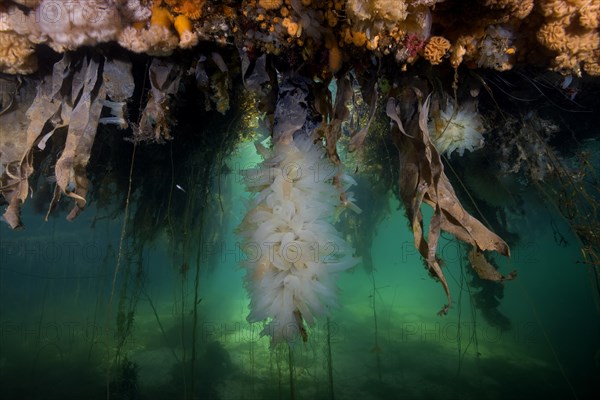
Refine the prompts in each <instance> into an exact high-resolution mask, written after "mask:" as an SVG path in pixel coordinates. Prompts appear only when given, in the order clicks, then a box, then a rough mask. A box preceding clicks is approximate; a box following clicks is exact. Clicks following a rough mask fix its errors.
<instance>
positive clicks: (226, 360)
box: [0, 143, 600, 399]
mask: <svg viewBox="0 0 600 400" xmlns="http://www.w3.org/2000/svg"><path fill="white" fill-rule="evenodd" d="M594 145H595V146H596V143H594ZM595 151H596V154H595V155H594V157H595V160H597V159H598V155H599V154H600V153H598V148H597V147H595ZM259 161H260V160H259V157H258V156H257V155H256V150H255V147H254V145H253V144H252V143H244V144H241V145H239V146H238V147H237V148H236V149H235V150H234V152H233V154H232V155H231V156H230V157H229V158H228V159H226V160H224V168H225V167H227V172H225V171H224V172H222V173H221V174H220V175H218V176H217V177H216V178H215V179H216V180H217V182H212V188H213V190H216V189H215V187H216V186H219V185H220V189H219V190H220V192H218V193H221V195H220V200H215V201H214V203H212V204H210V205H209V206H208V208H207V209H206V211H205V213H204V218H205V221H204V226H205V229H204V233H203V234H202V235H201V239H199V240H198V239H194V240H192V241H191V243H192V246H193V248H192V249H190V250H189V251H190V252H191V253H192V254H193V258H192V259H191V260H190V261H183V262H182V264H181V265H174V264H173V260H174V259H185V257H184V256H183V255H181V254H179V255H176V254H173V251H175V250H173V247H174V246H173V245H172V244H171V245H169V244H168V241H167V239H166V238H165V237H160V238H157V239H156V240H155V242H153V244H152V245H150V246H145V247H144V248H137V247H136V244H135V243H134V241H131V240H126V241H125V242H123V241H122V240H120V238H121V231H122V229H123V227H122V226H121V222H122V221H123V218H124V215H123V214H124V210H123V209H121V210H119V212H118V213H116V214H113V215H111V216H110V218H107V217H108V216H107V215H103V213H102V212H101V211H100V210H98V209H94V206H91V207H90V208H89V209H87V210H86V212H85V214H84V215H82V216H81V217H80V218H78V219H77V220H76V221H74V222H67V221H64V220H62V219H60V218H51V219H50V220H49V221H48V222H43V221H41V220H40V218H39V216H35V215H33V211H32V208H33V204H32V205H31V207H29V204H28V205H26V206H25V208H24V211H23V219H24V220H25V221H26V223H27V229H25V230H22V231H17V232H10V231H9V228H8V227H6V226H2V227H1V228H0V229H1V231H0V234H1V246H2V253H1V254H2V262H1V267H0V268H1V269H0V288H1V290H0V296H1V302H0V304H1V313H0V316H1V345H2V347H1V358H0V362H1V363H0V378H1V381H0V383H1V384H0V391H1V393H2V397H3V398H6V399H68V398H69V399H82V398H86V399H95V398H105V397H106V390H107V388H109V390H110V392H109V393H110V398H114V399H166V398H198V399H204V398H207V399H289V398H297V399H309V398H310V399H314V398H319V399H320V398H322V399H329V398H342V399H343V398H357V396H358V397H360V398H365V399H371V398H372V399H387V398H407V399H431V398H440V399H463V398H464V399H469V398H485V399H505V398H509V399H516V398H531V397H533V396H543V397H545V398H562V399H565V398H580V399H584V398H595V396H596V395H597V394H598V393H599V390H600V388H599V382H600V381H599V380H598V371H599V362H600V360H599V354H600V353H599V344H600V342H599V332H600V322H599V318H598V309H597V303H596V302H595V299H596V300H597V295H598V294H597V293H594V290H595V289H594V286H593V285H592V284H591V279H593V278H591V277H590V271H589V270H588V269H587V268H586V266H585V265H583V264H581V263H580V262H579V260H580V250H579V247H578V246H577V243H578V241H577V238H576V237H574V235H573V234H572V233H571V232H570V228H569V226H568V225H567V224H565V223H564V222H563V221H562V218H561V216H560V214H559V213H557V211H556V210H553V209H550V208H547V207H544V206H540V204H541V200H540V199H539V198H538V196H537V195H536V194H535V193H531V192H526V191H525V192H522V193H519V195H521V196H523V197H524V199H525V200H524V203H523V204H522V206H521V207H522V209H521V212H523V213H524V214H510V212H508V211H507V214H508V215H507V216H506V219H507V220H506V223H507V225H508V226H510V227H511V232H512V233H514V234H515V235H518V236H519V237H521V240H520V241H519V242H518V244H517V245H515V246H513V247H512V249H511V253H512V254H511V257H510V259H500V258H498V259H497V260H496V261H497V265H498V266H499V270H500V271H501V272H502V273H505V272H506V273H508V272H510V271H512V270H515V269H516V270H518V276H517V278H516V279H514V280H512V281H507V282H506V283H503V284H498V285H499V286H497V287H494V286H493V285H491V284H489V283H486V282H485V281H482V280H477V278H476V276H475V275H474V274H473V272H472V271H471V270H470V267H469V259H468V257H467V256H466V252H465V249H464V246H463V245H462V244H461V243H460V242H458V241H457V240H456V239H455V238H453V237H452V236H449V235H448V236H446V235H442V237H441V238H440V242H439V244H438V252H439V253H440V255H441V257H443V259H444V261H445V265H444V273H445V275H446V276H447V280H448V285H449V287H450V290H451V292H452V294H453V299H452V303H451V307H450V310H449V312H448V314H447V315H445V316H438V315H436V313H437V311H438V310H439V308H440V305H441V304H442V303H443V302H444V296H443V293H442V291H441V290H440V288H439V287H438V286H439V283H436V282H435V281H434V280H432V279H431V278H430V277H429V276H428V272H427V271H426V269H425V268H423V264H422V261H421V257H420V255H419V254H418V251H417V250H415V248H414V244H413V237H412V233H411V231H410V229H409V227H408V226H407V224H406V218H405V215H404V214H405V213H404V211H403V210H402V209H401V208H400V207H399V203H398V200H397V199H396V198H394V197H393V196H389V195H386V196H384V197H382V198H380V199H377V203H368V202H363V196H366V197H367V198H372V195H371V194H370V193H369V189H368V188H361V187H360V180H358V182H359V184H358V186H359V187H358V188H357V193H356V194H355V195H356V198H357V202H358V203H359V204H361V206H362V205H363V204H364V206H363V207H364V209H363V213H365V214H369V215H371V216H373V218H378V219H377V221H369V222H368V225H367V226H369V227H372V226H374V229H375V231H374V232H359V234H358V235H357V236H356V237H355V238H354V240H356V241H360V240H365V241H368V242H369V248H368V249H367V250H366V251H367V252H368V253H367V254H369V256H368V257H369V261H368V264H367V263H366V262H365V260H364V259H363V261H362V262H360V263H358V265H357V266H355V267H354V268H353V269H351V270H350V271H345V272H343V273H342V274H340V276H339V280H338V282H337V286H338V288H339V298H338V303H339V307H336V308H334V309H332V310H331V312H330V313H329V315H328V316H327V317H326V318H321V319H319V320H318V321H317V322H316V323H315V324H314V325H313V326H311V327H308V328H307V336H308V340H306V341H303V340H302V337H301V336H300V335H296V336H294V337H292V338H290V340H289V345H279V346H276V347H271V344H270V338H269V337H268V336H264V335H261V331H262V329H263V324H261V323H249V322H248V320H247V316H248V313H249V311H250V310H249V298H248V293H247V292H246V290H245V288H244V284H243V282H244V274H245V273H244V271H243V269H242V268H241V266H240V265H241V262H242V261H243V260H244V258H246V257H247V256H246V255H245V254H244V253H243V252H241V250H240V245H239V243H240V239H239V237H238V236H237V235H236V228H237V227H238V225H239V224H240V223H241V221H242V219H243V218H244V214H245V212H246V207H245V201H246V200H247V198H248V194H247V193H246V191H245V188H244V186H243V185H242V181H241V179H240V175H239V171H240V170H239V166H245V165H253V164H256V163H257V162H259ZM596 165H597V164H596ZM138 168H140V169H142V168H144V166H143V165H140V166H138ZM182 179H185V177H182ZM181 182H182V185H181V186H182V189H179V190H175V191H173V196H178V197H180V198H181V199H185V198H187V197H190V196H191V195H192V193H191V192H192V189H191V188H190V187H188V186H187V185H184V184H183V182H185V180H182V181H181ZM490 190H493V189H490ZM493 193H494V192H492V194H493ZM143 201H144V199H143V198H140V199H137V202H143ZM219 203H220V204H219ZM221 206H222V208H221ZM132 207H135V205H133V206H132ZM370 207H373V208H375V207H377V208H376V209H377V210H378V212H374V210H371V209H370ZM382 210H385V211H382ZM131 229H133V230H136V229H142V230H143V229H144V227H143V226H139V227H137V226H134V227H132V228H131ZM371 234H372V238H370V236H371ZM178 251H181V252H183V251H185V250H184V249H178Z"/></svg>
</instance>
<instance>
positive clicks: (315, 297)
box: [239, 135, 358, 345]
mask: <svg viewBox="0 0 600 400" xmlns="http://www.w3.org/2000/svg"><path fill="white" fill-rule="evenodd" d="M263 150H264V153H268V150H266V149H264V148H263ZM338 175H339V169H338V168H337V167H334V166H332V165H331V163H330V162H329V160H328V159H327V158H326V157H325V156H324V149H323V147H322V146H321V145H319V144H318V143H317V144H315V143H313V141H312V140H311V139H310V138H308V137H307V136H304V135H297V137H296V138H294V140H293V141H292V142H291V143H281V142H279V143H277V144H276V145H275V146H274V149H273V151H272V153H271V154H266V157H265V161H264V162H263V163H262V164H261V165H260V166H259V167H258V168H256V169H252V170H246V171H244V180H245V183H246V186H247V187H248V189H249V190H250V191H253V192H257V196H256V197H255V198H254V199H253V201H252V203H251V204H250V207H249V211H248V213H247V214H246V217H245V218H244V220H243V222H242V224H241V225H240V228H239V232H240V235H241V236H242V237H243V239H244V240H243V249H244V252H245V253H246V256H247V257H246V260H245V262H244V264H245V267H246V277H245V286H246V289H247V290H248V292H249V294H250V298H251V302H250V308H251V312H250V315H249V316H248V321H250V322H259V321H267V320H268V323H267V325H266V326H265V328H264V329H263V331H262V332H261V335H268V336H271V343H272V344H273V345H275V344H277V343H280V342H284V341H286V342H288V343H292V342H293V341H294V340H296V339H297V338H299V337H301V338H302V339H303V340H304V341H306V340H307V335H308V334H307V331H306V329H305V327H304V321H306V322H307V323H308V324H309V325H312V324H313V323H314V322H315V319H316V318H318V317H322V316H324V315H327V314H328V311H329V309H330V308H331V307H333V306H335V305H336V297H337V296H336V287H335V280H336V279H335V278H336V275H337V273H339V272H340V271H344V270H346V269H348V268H352V267H353V266H355V265H356V264H357V263H358V259H356V258H354V257H352V249H351V248H350V246H349V245H348V244H347V243H346V241H345V240H344V239H342V237H341V236H340V234H339V233H338V232H337V231H336V229H335V228H334V227H333V225H332V223H331V222H332V221H331V218H332V216H334V215H336V208H337V207H339V206H340V201H339V198H340V193H339V190H338V189H337V188H336V187H335V186H334V185H333V184H332V182H333V179H334V177H335V176H338Z"/></svg>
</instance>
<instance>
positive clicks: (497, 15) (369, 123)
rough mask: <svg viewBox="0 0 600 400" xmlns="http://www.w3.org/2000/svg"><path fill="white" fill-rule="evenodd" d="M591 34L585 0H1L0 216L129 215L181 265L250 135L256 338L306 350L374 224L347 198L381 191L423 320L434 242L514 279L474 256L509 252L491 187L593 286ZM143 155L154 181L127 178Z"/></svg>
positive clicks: (594, 13)
mask: <svg viewBox="0 0 600 400" xmlns="http://www.w3.org/2000/svg"><path fill="white" fill-rule="evenodd" d="M599 21H600V2H598V1H591V2H590V1H577V0H565V1H561V0H539V1H534V0H530V1H511V0H495V1H494V0H479V1H476V0H472V1H458V0H457V1H452V0H446V1H443V0H442V1H439V0H438V1H436V0H408V1H387V0H348V1H343V0H335V1H334V0H331V1H311V0H285V1H284V0H281V1H267V0H258V1H210V0H206V1H203V0H189V1H178V0H155V1H151V0H139V1H138V0H97V1H84V0H81V1H71V0H68V1H67V0H64V1H63V0H58V1H57V0H52V1H47V0H41V1H36V0H32V1H6V0H5V1H2V2H0V72H2V75H1V76H0V80H1V82H0V83H1V85H0V91H1V93H0V94H1V97H0V101H1V110H0V132H1V136H0V161H1V174H2V175H1V178H0V182H1V186H0V192H1V194H2V197H3V200H2V201H3V202H4V204H5V209H4V211H3V219H4V221H5V222H6V223H8V224H9V225H10V226H11V227H12V228H14V229H19V228H22V227H23V222H22V220H21V207H22V206H23V204H24V203H25V202H27V201H30V202H34V203H35V206H36V208H37V209H40V210H42V209H44V212H45V214H46V219H47V218H48V216H49V214H51V213H60V212H63V211H64V209H65V208H68V209H67V210H66V211H64V212H65V213H66V214H67V218H68V219H73V218H76V217H77V216H78V215H79V214H80V213H82V212H85V208H86V205H88V203H89V202H90V201H94V202H97V204H98V205H101V206H103V207H106V208H107V209H110V208H111V207H113V208H115V209H121V208H122V207H123V206H125V209H126V210H129V208H128V207H129V205H130V203H131V202H135V203H136V206H135V207H132V209H131V210H129V212H130V213H129V215H127V216H126V220H129V227H131V226H136V227H138V228H140V227H143V229H135V230H134V229H131V228H127V224H124V227H123V234H124V235H129V236H130V237H132V238H135V240H137V241H138V242H139V243H140V245H143V243H144V242H148V241H151V240H153V239H154V238H155V237H157V236H158V234H159V233H160V232H166V233H167V235H169V237H170V239H171V241H172V243H174V246H176V247H178V248H180V250H181V251H183V252H184V253H185V252H186V251H189V248H190V246H193V241H192V239H191V238H192V237H193V235H192V234H194V233H195V234H198V235H201V234H206V233H199V231H201V230H202V224H203V221H204V217H203V216H200V215H201V214H202V212H203V207H201V205H203V204H206V203H207V201H208V200H207V199H209V198H210V197H211V196H217V197H218V198H219V201H221V200H222V198H221V193H218V194H216V192H217V191H216V190H215V188H214V187H212V186H211V185H210V182H211V179H212V178H213V177H215V176H218V175H219V174H221V173H222V167H223V163H222V160H223V158H224V157H226V156H227V155H228V154H230V153H231V151H232V150H233V149H234V147H235V146H236V145H237V144H238V143H239V142H241V141H251V140H257V139H258V138H259V136H260V134H261V133H260V132H262V133H266V134H267V135H268V136H270V138H271V144H272V150H269V149H266V148H264V147H263V146H262V145H257V149H258V150H259V152H260V153H261V154H262V155H264V157H265V161H264V162H263V163H262V164H260V165H259V166H257V167H256V168H254V169H245V170H243V171H239V173H240V175H241V176H242V177H243V179H244V182H245V184H246V185H247V187H248V190H249V191H250V192H253V193H255V197H254V198H253V200H252V203H251V204H250V205H249V209H248V214H247V216H246V218H245V219H244V221H243V222H242V224H241V225H240V227H239V231H240V235H241V236H242V237H243V240H244V243H243V247H244V250H245V251H246V254H247V262H246V263H245V264H244V265H245V267H246V268H247V276H246V287H247V289H248V291H249V294H250V297H251V307H252V313H251V315H250V316H249V319H250V320H252V321H269V324H268V325H267V326H266V328H265V330H264V331H263V333H265V334H267V335H270V336H271V337H272V339H273V343H277V342H280V341H285V340H291V339H292V338H294V337H297V336H300V337H302V339H303V340H308V337H307V331H306V327H305V324H309V325H310V324H312V323H313V322H314V320H315V318H320V317H321V318H322V317H324V316H326V315H327V310H328V309H329V308H330V307H332V306H333V305H335V300H336V287H335V276H336V275H337V274H338V273H339V272H341V271H343V270H346V269H348V268H351V267H354V266H355V265H357V264H358V263H359V262H361V261H362V264H363V265H364V266H365V267H366V268H370V267H371V266H370V262H369V260H370V246H369V244H370V243H369V239H367V240H366V241H365V239H364V236H365V232H364V230H365V229H366V230H368V231H371V232H374V231H375V228H376V225H377V222H378V221H380V220H381V218H382V215H383V213H384V212H385V211H384V207H383V205H382V206H381V208H380V209H377V207H375V208H374V209H372V208H373V207H369V210H365V212H364V213H361V208H362V207H361V204H360V203H361V202H370V204H371V205H373V204H382V201H381V198H383V197H385V196H386V194H387V193H388V192H390V191H391V192H392V193H394V195H395V196H396V197H397V198H398V199H399V200H400V202H401V204H402V205H403V207H404V209H405V212H406V216H407V219H408V223H409V225H410V227H411V229H412V232H413V234H414V246H415V247H416V249H417V250H418V252H419V253H420V255H421V256H422V258H423V261H424V265H425V267H426V268H427V270H428V271H429V272H430V274H431V275H432V277H434V278H435V279H437V280H439V282H440V283H441V285H442V287H443V289H444V291H445V294H446V297H447V300H446V304H444V305H443V307H442V309H441V311H440V313H441V314H445V313H447V312H448V310H449V307H451V304H452V300H451V293H450V291H449V289H448V285H447V283H446V277H445V275H444V270H443V260H441V259H440V258H439V255H438V252H437V243H438V239H439V238H440V235H441V234H442V233H443V232H447V233H449V234H451V235H453V236H454V237H456V238H457V239H458V240H460V241H461V242H464V243H465V244H466V245H467V246H468V249H466V250H465V251H466V252H468V260H469V262H470V264H471V266H472V267H473V271H474V272H475V274H476V276H477V277H478V278H479V279H483V280H488V281H493V282H496V283H497V285H501V283H502V282H503V281H505V280H509V279H513V278H514V277H515V276H516V273H515V272H514V271H507V272H506V273H504V274H501V273H500V272H498V270H497V268H496V267H495V266H494V264H493V261H492V260H491V259H490V257H489V256H488V254H489V252H497V253H500V254H502V255H504V256H509V254H510V251H509V245H508V244H507V243H510V242H511V241H514V240H516V238H514V237H513V236H512V235H511V232H510V229H509V228H508V227H507V226H505V224H503V220H502V217H501V215H500V214H501V212H500V211H499V209H500V206H501V204H500V203H501V199H500V197H501V196H497V197H496V198H492V199H491V200H490V198H489V197H490V196H489V194H486V193H483V192H484V189H481V190H482V193H477V190H478V189H479V188H483V186H484V185H483V183H482V182H481V181H483V180H487V181H488V182H487V184H488V185H489V184H490V183H489V182H500V181H501V180H502V179H503V176H506V175H509V174H513V175H514V176H517V177H518V179H519V182H520V183H521V184H522V185H531V186H534V187H536V188H538V190H539V191H540V193H541V194H542V196H543V198H544V199H545V200H547V201H548V203H549V204H551V205H552V206H553V207H557V208H559V210H560V212H561V214H562V215H563V216H564V217H565V218H566V220H567V221H568V222H569V224H570V225H571V227H572V228H573V230H574V232H575V233H576V235H577V237H578V239H579V241H580V246H581V251H582V260H583V262H585V263H587V264H588V265H589V266H590V271H591V272H592V275H593V277H594V278H593V282H594V285H595V288H596V289H598V282H599V281H598V273H597V272H598V265H599V263H600V222H599V216H598V210H597V200H595V197H594V196H597V195H598V187H599V186H598V180H597V177H596V172H595V168H594V164H593V163H592V162H590V161H589V158H588V155H587V154H586V153H582V152H581V149H580V148H578V147H577V145H576V144H577V142H578V141H581V140H584V139H590V140H594V141H596V140H597V132H594V129H596V130H597V124H596V126H594V123H593V122H592V123H590V127H589V129H588V130H585V129H584V130H582V131H581V132H579V133H578V134H577V135H579V136H578V137H576V138H575V137H573V138H574V139H575V140H571V138H570V137H571V135H572V134H571V133H569V132H568V126H569V120H570V119H572V118H573V113H574V112H580V111H589V109H590V108H593V107H598V100H597V99H598V97H597V93H598V81H597V76H598V75H600V64H599V62H600V45H599V43H600V37H599ZM594 93H595V94H594ZM541 99H544V100H545V101H547V100H550V102H552V103H553V104H555V105H556V106H557V109H558V110H560V112H559V113H558V114H556V115H552V113H550V112H548V111H547V110H543V109H541V110H538V108H537V105H538V104H539V102H540V101H541ZM208 126H210V127H211V130H213V131H214V130H215V129H219V130H221V131H222V132H223V133H222V135H217V136H215V135H214V134H213V135H208V134H206V133H205V132H207V131H208V129H206V128H207V127H208ZM573 135H575V134H573ZM565 136H569V139H565ZM557 145H560V146H562V147H561V148H560V149H559V150H555V146H557ZM575 153H578V154H579V156H578V158H577V159H578V162H577V163H574V162H566V161H565V157H566V156H567V155H569V156H573V154H575ZM139 159H141V160H144V162H145V163H147V164H149V165H151V167H150V168H149V169H148V170H146V171H144V173H141V172H138V175H137V176H134V173H133V171H134V169H133V163H134V162H137V160H139ZM571 159H573V157H571ZM475 163H479V165H478V166H476V167H474V168H473V165H474V164H475ZM176 171H177V174H179V175H178V177H179V176H181V177H183V176H186V175H185V174H195V175H194V176H193V177H192V178H186V179H192V180H193V181H194V185H195V186H194V187H195V189H194V192H193V193H190V194H191V195H194V196H195V197H194V198H195V199H196V200H199V201H197V202H195V203H194V202H189V203H185V204H178V205H177V206H178V207H177V206H176V204H174V202H175V201H176V200H174V198H173V191H174V190H186V189H185V187H188V189H187V190H190V189H189V186H185V185H184V186H180V185H179V184H178V183H177V182H179V181H177V182H176V180H175V179H174V176H175V172H176ZM315 171H317V173H315ZM448 171H450V172H448ZM473 175H475V176H474V177H473ZM482 176H485V178H482ZM353 192H354V194H353ZM361 196H362V197H361ZM492 197H494V196H492ZM190 198H192V197H191V196H190ZM142 199H143V202H142V201H141V200H142ZM482 199H485V200H483V202H484V203H485V204H486V207H485V208H484V207H483V206H481V201H480V200H482ZM478 205H479V206H478ZM425 206H428V207H429V208H430V211H424V210H425V208H426V207H425ZM220 207H221V208H222V207H223V204H222V202H221V203H220ZM109 215H110V214H109ZM494 215H496V216H497V217H494ZM359 230H360V232H361V234H362V235H363V238H361V239H360V240H356V235H357V234H358V231H359ZM494 232H496V233H494ZM366 236H367V237H368V236H369V235H366ZM257 242H259V243H258V244H257ZM265 245H267V247H264V246H265ZM257 246H258V247H257ZM353 247H354V250H353ZM186 249H187V250H186ZM257 249H258V250H259V251H258V252H257V251H256V250H257ZM260 250H262V251H260ZM332 250H335V251H333V252H332ZM187 262H188V261H187V260H182V261H181V263H179V264H178V265H180V266H181V267H180V268H181V272H182V274H185V273H187V270H188V269H189V266H188V264H187ZM482 303H484V301H483V300H482Z"/></svg>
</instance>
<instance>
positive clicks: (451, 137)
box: [429, 102, 485, 157]
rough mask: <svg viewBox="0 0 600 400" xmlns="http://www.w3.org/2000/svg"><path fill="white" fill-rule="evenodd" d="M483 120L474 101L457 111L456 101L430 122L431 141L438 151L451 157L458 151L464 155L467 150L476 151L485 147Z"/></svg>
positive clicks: (460, 154)
mask: <svg viewBox="0 0 600 400" xmlns="http://www.w3.org/2000/svg"><path fill="white" fill-rule="evenodd" d="M484 130H485V129H484V127H483V121H482V119H481V116H480V115H479V113H478V112H477V110H476V107H475V104H474V103H472V102H471V103H466V104H463V105H462V106H461V107H459V108H458V110H456V111H455V109H454V103H453V102H449V103H448V106H447V107H446V108H445V109H444V110H441V111H440V114H439V116H438V117H433V118H432V119H431V121H430V122H429V133H430V135H431V141H432V142H433V144H434V145H435V147H436V149H437V150H438V152H439V153H440V154H441V153H446V156H447V157H450V156H451V154H452V152H454V151H456V152H457V153H458V154H459V156H462V155H463V153H464V151H465V150H469V151H475V150H478V149H480V148H482V147H483V145H484V139H483V135H482V133H483V132H484Z"/></svg>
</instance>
